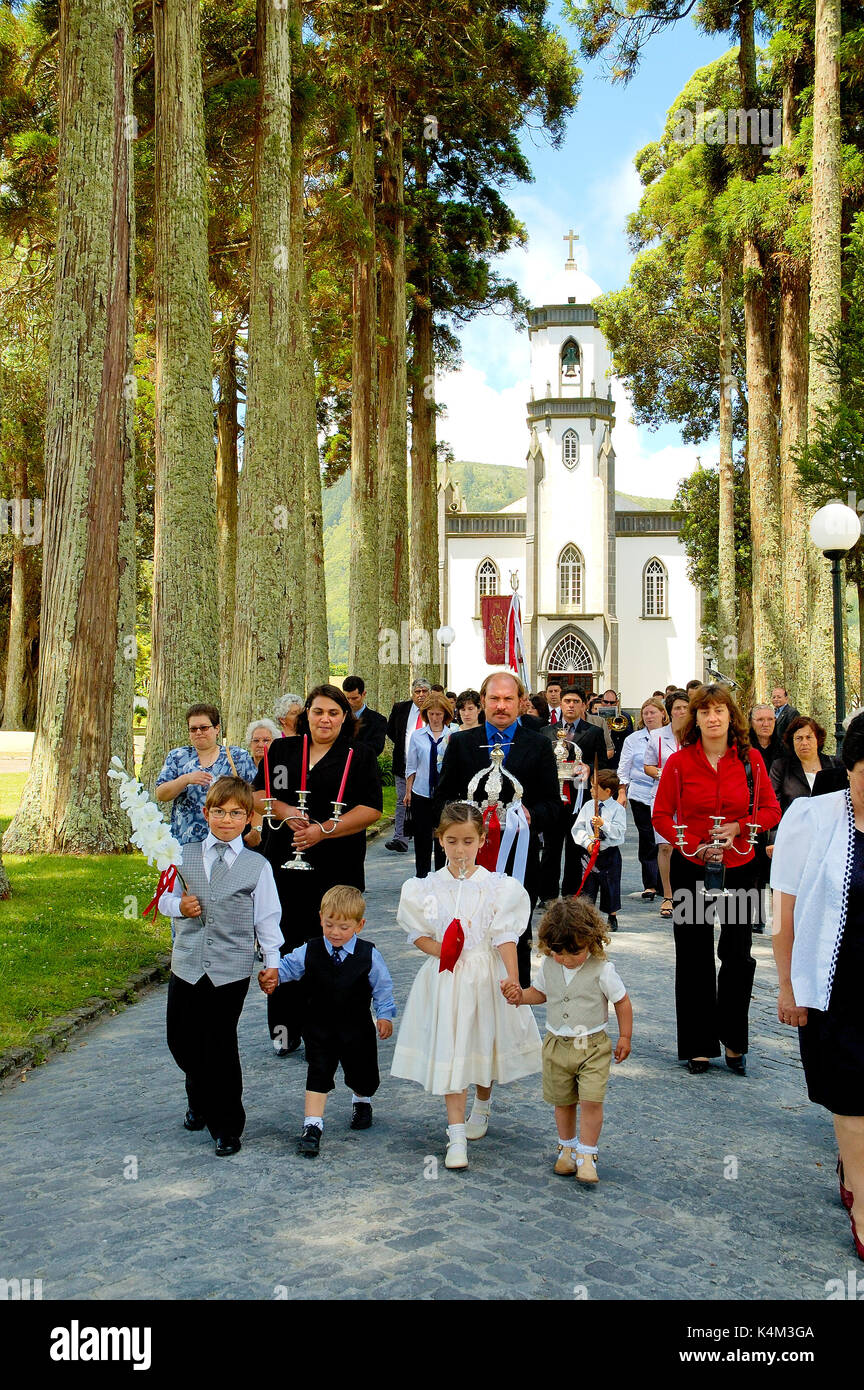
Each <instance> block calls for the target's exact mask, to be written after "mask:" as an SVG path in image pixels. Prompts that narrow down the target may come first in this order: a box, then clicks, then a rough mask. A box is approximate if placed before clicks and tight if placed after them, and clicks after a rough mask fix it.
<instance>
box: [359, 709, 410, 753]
mask: <svg viewBox="0 0 864 1390" xmlns="http://www.w3.org/2000/svg"><path fill="white" fill-rule="evenodd" d="M403 737H404V731H403ZM386 741H387V720H386V719H385V718H384V716H383V714H379V713H378V711H377V709H369V707H368V705H367V707H366V709H364V711H363V713H362V714H361V716H360V718H359V719H358V720H357V730H356V732H355V734H354V742H355V743H365V744H366V747H367V748H371V749H372V752H373V753H374V754H375V757H376V758H377V757H378V754H379V753H383V752H384V744H385V743H386Z"/></svg>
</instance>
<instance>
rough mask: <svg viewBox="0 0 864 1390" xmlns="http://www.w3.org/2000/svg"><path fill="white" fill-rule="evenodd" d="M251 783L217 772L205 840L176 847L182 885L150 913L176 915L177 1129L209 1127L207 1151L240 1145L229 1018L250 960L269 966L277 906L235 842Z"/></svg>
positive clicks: (237, 1076)
mask: <svg viewBox="0 0 864 1390" xmlns="http://www.w3.org/2000/svg"><path fill="white" fill-rule="evenodd" d="M251 818H252V788H251V787H250V785H249V783H248V782H244V781H243V779H242V778H240V777H219V778H218V779H217V780H216V781H215V782H214V783H213V785H212V786H211V787H210V789H209V791H208V792H207V798H206V800H205V802H204V819H205V820H206V822H207V827H208V833H207V838H206V839H205V840H197V841H194V842H193V843H192V844H188V845H184V846H183V864H182V866H181V871H182V874H183V878H184V880H185V882H186V891H185V892H183V893H182V894H180V893H168V892H165V893H163V894H162V896H161V897H160V899H159V902H158V908H159V911H160V912H162V913H164V914H165V916H166V917H173V918H176V919H177V935H176V937H175V939H174V949H173V952H172V955H171V978H170V980H169V982H168V1019H167V1024H168V1046H169V1048H170V1050H171V1055H172V1057H173V1058H174V1061H175V1062H176V1063H177V1065H178V1067H179V1068H180V1070H181V1071H184V1072H185V1073H186V1096H187V1098H188V1102H189V1106H188V1109H187V1111H186V1118H185V1119H184V1121H183V1125H184V1127H185V1128H186V1129H192V1130H196V1129H204V1128H205V1126H206V1128H207V1129H209V1131H210V1134H211V1135H212V1137H213V1138H214V1139H215V1141H216V1155H217V1157H218V1158H225V1157H227V1156H228V1155H229V1154H234V1153H236V1152H237V1150H238V1149H239V1148H240V1135H241V1134H242V1133H243V1126H244V1124H245V1122H246V1112H245V1110H244V1109H243V1100H242V1097H243V1073H242V1072H241V1070H240V1053H239V1051H238V1048H237V1024H238V1022H239V1019H240V1013H241V1011H242V1008H243V1001H244V999H245V998H246V992H247V990H248V989H249V977H250V975H251V974H252V968H253V966H254V964H255V938H256V936H257V938H258V941H259V944H260V946H261V950H262V952H263V953H264V964H265V966H267V967H268V968H270V969H272V970H273V971H274V973H275V969H276V967H277V966H278V964H279V947H280V946H281V945H282V932H281V931H280V929H279V922H280V919H281V916H282V909H281V906H280V903H279V895H278V893H277V892H276V883H275V880H274V878H273V870H272V869H271V867H270V865H269V864H268V862H267V860H266V859H265V858H264V857H263V856H262V855H260V854H254V853H253V852H252V850H248V849H247V848H246V846H245V845H244V844H243V830H244V827H245V825H246V823H247V821H249V820H251Z"/></svg>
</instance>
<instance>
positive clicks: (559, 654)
mask: <svg viewBox="0 0 864 1390" xmlns="http://www.w3.org/2000/svg"><path fill="white" fill-rule="evenodd" d="M593 671H594V663H593V662H592V660H591V653H590V652H589V650H588V648H587V647H586V646H585V643H584V642H583V641H582V639H581V638H580V637H577V636H576V634H575V632H568V633H566V634H565V636H564V637H562V638H561V641H560V642H556V644H555V646H554V647H553V648H552V651H551V654H550V656H549V672H548V676H547V680H548V678H549V676H554V675H555V674H556V672H569V673H572V674H573V675H577V676H578V675H586V676H590V675H592V674H593Z"/></svg>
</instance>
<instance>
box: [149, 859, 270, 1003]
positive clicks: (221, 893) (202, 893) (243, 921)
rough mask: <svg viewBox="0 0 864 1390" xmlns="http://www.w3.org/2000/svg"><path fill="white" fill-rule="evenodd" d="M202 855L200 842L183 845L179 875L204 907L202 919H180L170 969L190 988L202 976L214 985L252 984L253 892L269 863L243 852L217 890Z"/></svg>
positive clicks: (253, 957) (178, 919)
mask: <svg viewBox="0 0 864 1390" xmlns="http://www.w3.org/2000/svg"><path fill="white" fill-rule="evenodd" d="M203 854H204V843H203V841H201V840H196V841H195V842H194V843H193V844H191V845H184V846H183V863H182V865H181V869H180V872H181V873H182V875H183V877H184V879H185V880H186V883H187V885H188V888H189V892H190V893H191V894H192V895H193V897H196V898H197V899H198V901H199V902H200V904H201V916H200V917H178V918H176V925H177V936H176V938H175V940H174V950H173V953H172V956H171V969H172V970H173V972H174V974H175V975H179V977H180V979H181V980H186V981H187V983H188V984H190V985H194V984H197V983H198V981H199V980H200V979H201V976H202V975H209V977H210V979H211V980H212V981H213V984H214V985H228V984H231V982H232V981H233V980H245V979H247V978H248V976H249V975H251V973H252V968H253V966H254V964H255V927H254V924H253V906H252V890H253V888H255V886H256V884H257V883H258V879H259V878H260V877H261V871H262V870H263V868H264V865H265V864H266V862H267V861H266V859H265V858H264V857H263V855H261V854H253V853H252V851H251V850H247V849H245V848H244V849H243V851H242V852H241V853H240V854H238V856H237V858H236V859H235V860H234V863H233V864H232V866H231V868H230V869H229V870H228V873H227V874H226V875H225V877H224V878H223V879H222V881H221V883H218V884H217V885H216V888H215V891H214V890H211V887H210V884H209V882H208V880H207V875H206V874H205V872H204V860H203ZM214 862H218V861H214Z"/></svg>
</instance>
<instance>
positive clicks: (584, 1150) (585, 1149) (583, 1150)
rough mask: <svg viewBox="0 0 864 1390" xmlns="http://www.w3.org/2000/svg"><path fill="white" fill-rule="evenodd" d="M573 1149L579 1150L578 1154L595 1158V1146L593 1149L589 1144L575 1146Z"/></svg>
mask: <svg viewBox="0 0 864 1390" xmlns="http://www.w3.org/2000/svg"><path fill="white" fill-rule="evenodd" d="M575 1147H576V1148H577V1149H578V1150H579V1153H580V1154H591V1155H592V1156H593V1157H595V1158H596V1156H597V1145H596V1144H595V1145H594V1146H593V1148H592V1146H591V1145H590V1144H577V1145H576V1146H575Z"/></svg>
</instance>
